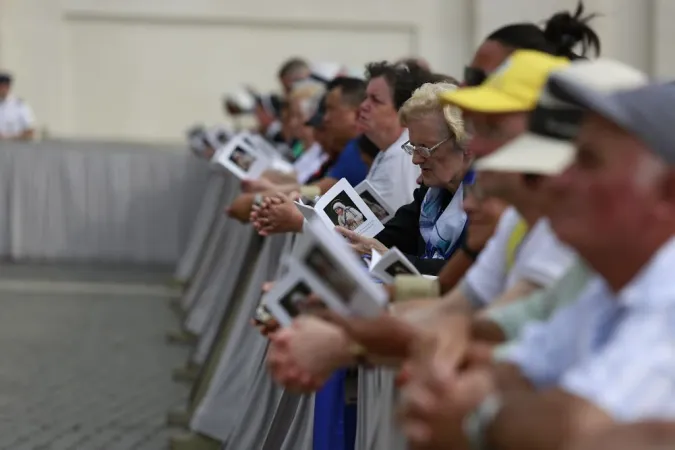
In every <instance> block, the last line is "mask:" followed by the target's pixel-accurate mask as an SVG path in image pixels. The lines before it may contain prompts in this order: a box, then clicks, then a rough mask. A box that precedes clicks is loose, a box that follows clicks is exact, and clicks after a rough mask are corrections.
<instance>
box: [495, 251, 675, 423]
mask: <svg viewBox="0 0 675 450" xmlns="http://www.w3.org/2000/svg"><path fill="white" fill-rule="evenodd" d="M619 264H620V263H619ZM674 267H675V238H672V239H671V240H670V241H669V242H668V243H666V244H665V245H664V246H663V247H661V249H660V250H659V251H658V252H657V253H656V255H655V256H654V257H653V258H652V260H651V261H650V262H649V263H648V264H647V265H646V266H645V267H644V268H643V269H642V271H641V272H640V273H639V274H638V275H637V276H636V277H635V278H634V279H633V280H632V281H631V282H630V283H629V284H628V285H627V286H626V287H625V288H623V289H622V290H621V291H619V292H618V293H614V292H612V291H611V290H610V289H609V287H608V286H607V284H606V283H605V282H604V281H603V280H602V279H601V278H600V277H595V278H593V279H592V280H591V281H590V282H589V284H588V286H587V288H586V289H585V290H584V291H583V293H582V294H581V297H580V298H579V300H577V301H576V302H574V303H572V304H570V305H568V306H566V307H564V308H562V309H560V310H559V311H558V312H557V313H556V314H555V315H554V316H553V317H552V318H551V319H550V320H549V321H548V322H545V323H539V324H533V325H531V326H529V327H527V328H526V329H525V330H524V332H523V334H522V337H521V339H520V340H519V342H518V343H517V344H516V345H515V346H514V347H513V348H512V349H511V350H510V351H509V353H508V355H507V356H506V360H507V361H510V362H512V363H514V364H516V365H518V366H519V367H520V369H521V372H522V373H523V375H525V376H526V377H527V378H528V379H529V380H530V381H531V382H532V383H533V384H534V385H535V386H536V387H538V388H547V387H554V386H557V387H560V388H562V389H563V390H565V391H567V392H569V393H571V394H574V395H576V396H578V397H581V398H584V399H586V400H587V401H589V402H590V403H593V404H594V405H596V406H597V407H599V408H601V409H603V410H604V411H605V412H606V413H607V414H609V415H610V416H612V417H613V418H614V419H615V420H617V421H622V422H632V421H637V420H642V419H649V418H660V419H669V420H673V419H675V280H673V268H674Z"/></svg>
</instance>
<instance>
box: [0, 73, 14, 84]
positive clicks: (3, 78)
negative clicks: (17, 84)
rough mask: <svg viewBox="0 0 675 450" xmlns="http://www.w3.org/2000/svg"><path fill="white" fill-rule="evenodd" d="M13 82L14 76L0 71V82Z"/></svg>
mask: <svg viewBox="0 0 675 450" xmlns="http://www.w3.org/2000/svg"><path fill="white" fill-rule="evenodd" d="M11 82H12V76H11V75H10V74H8V73H7V72H0V83H3V84H10V83H11Z"/></svg>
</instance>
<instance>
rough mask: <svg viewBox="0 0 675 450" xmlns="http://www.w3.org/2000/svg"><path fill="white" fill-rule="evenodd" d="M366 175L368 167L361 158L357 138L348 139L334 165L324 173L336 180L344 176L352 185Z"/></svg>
mask: <svg viewBox="0 0 675 450" xmlns="http://www.w3.org/2000/svg"><path fill="white" fill-rule="evenodd" d="M366 175H368V167H367V166H366V165H365V163H364V162H363V161H362V160H361V151H360V150H359V145H358V140H357V139H352V140H351V141H349V143H348V144H347V146H346V147H345V149H344V150H342V153H340V156H338V159H337V161H336V162H335V165H334V166H333V167H332V168H331V169H330V170H329V171H328V173H327V174H326V176H328V177H330V178H335V179H336V180H341V179H342V178H346V179H347V181H349V184H351V185H352V186H356V185H357V184H359V183H360V182H362V181H363V180H365V179H366Z"/></svg>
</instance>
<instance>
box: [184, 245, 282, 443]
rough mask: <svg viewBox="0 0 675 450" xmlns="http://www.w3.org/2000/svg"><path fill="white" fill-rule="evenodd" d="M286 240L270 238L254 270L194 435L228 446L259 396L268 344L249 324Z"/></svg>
mask: <svg viewBox="0 0 675 450" xmlns="http://www.w3.org/2000/svg"><path fill="white" fill-rule="evenodd" d="M286 239H287V237H286V236H273V237H270V238H267V239H266V241H265V244H264V246H263V249H262V251H261V252H260V254H259V257H258V259H257V261H256V264H255V267H253V268H252V270H253V274H252V276H251V278H250V280H249V283H248V287H247V289H246V293H245V295H244V300H243V302H242V304H241V307H240V308H239V310H238V311H237V315H236V319H235V322H234V324H233V328H232V331H231V332H230V336H229V339H228V342H227V345H226V347H225V350H224V351H223V353H222V355H220V359H219V363H218V366H217V368H216V371H215V373H214V375H213V378H212V380H211V383H210V384H209V387H208V391H207V393H206V395H205V397H204V398H203V399H202V401H201V402H200V404H199V406H198V407H197V409H196V411H195V414H194V416H193V418H192V422H191V424H190V427H191V429H192V430H193V431H196V432H199V433H202V434H204V435H207V436H210V437H212V438H213V439H217V440H219V441H220V442H223V443H224V442H227V441H228V438H229V437H230V435H231V434H232V432H233V431H234V429H235V427H236V426H237V424H238V420H239V419H238V418H239V415H240V413H241V411H240V409H239V408H237V407H232V406H233V405H246V404H247V403H248V402H249V400H250V398H251V397H252V396H253V394H254V392H255V388H256V386H255V384H254V383H253V382H252V374H256V373H257V372H259V371H261V370H263V369H262V365H263V363H264V359H265V352H266V347H267V341H266V340H265V338H263V337H262V336H260V334H259V332H258V330H256V329H255V328H253V327H252V326H251V325H250V324H249V320H250V318H251V317H253V315H254V313H255V310H256V308H257V306H258V303H259V301H260V295H261V288H262V284H263V283H264V282H265V281H268V280H269V279H271V277H273V276H274V275H275V273H276V270H277V267H278V265H279V260H280V258H281V250H282V249H283V247H284V243H285V240H286Z"/></svg>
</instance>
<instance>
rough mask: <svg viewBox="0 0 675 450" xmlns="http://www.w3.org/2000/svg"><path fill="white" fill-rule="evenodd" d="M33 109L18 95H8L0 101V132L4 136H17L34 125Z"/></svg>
mask: <svg viewBox="0 0 675 450" xmlns="http://www.w3.org/2000/svg"><path fill="white" fill-rule="evenodd" d="M34 124H35V119H34V117H33V111H32V110H31V108H30V106H28V103H26V102H24V101H23V100H21V99H20V98H18V97H15V96H13V95H11V94H10V95H8V96H7V97H6V98H5V100H3V101H0V134H1V135H3V136H5V137H10V138H14V137H18V136H20V135H21V134H22V133H23V132H25V131H27V130H30V129H32V128H33V127H34Z"/></svg>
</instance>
